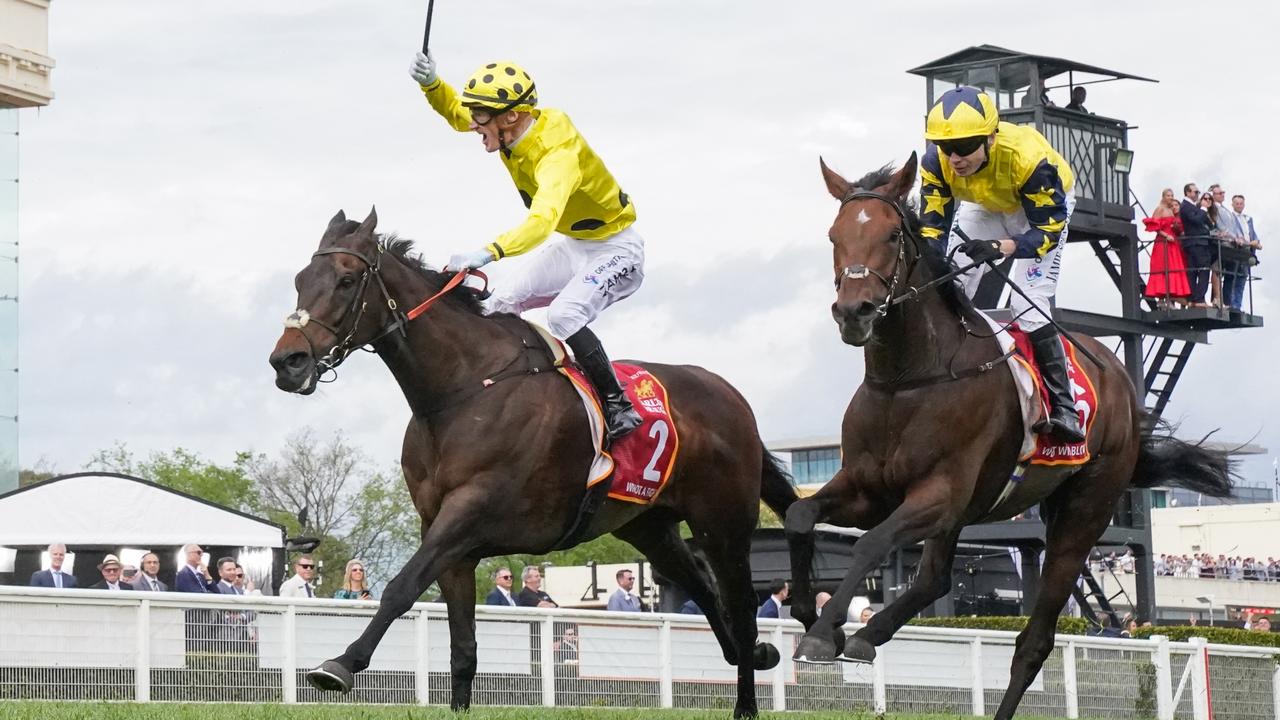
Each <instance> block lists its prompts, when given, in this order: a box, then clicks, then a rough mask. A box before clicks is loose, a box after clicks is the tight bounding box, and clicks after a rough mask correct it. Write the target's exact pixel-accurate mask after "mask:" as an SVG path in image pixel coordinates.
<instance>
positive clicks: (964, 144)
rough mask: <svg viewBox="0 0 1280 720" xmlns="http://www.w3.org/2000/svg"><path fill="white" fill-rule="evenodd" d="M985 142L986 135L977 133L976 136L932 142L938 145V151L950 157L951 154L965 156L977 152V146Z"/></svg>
mask: <svg viewBox="0 0 1280 720" xmlns="http://www.w3.org/2000/svg"><path fill="white" fill-rule="evenodd" d="M986 142H987V136H986V135H979V136H977V137H967V138H958V139H956V140H935V141H934V143H933V144H934V145H937V146H938V152H940V153H942V154H943V155H946V156H947V157H951V156H952V155H959V156H960V157H967V156H969V155H972V154H974V153H975V152H977V151H978V148H980V147H982V146H983V144H985V143H986Z"/></svg>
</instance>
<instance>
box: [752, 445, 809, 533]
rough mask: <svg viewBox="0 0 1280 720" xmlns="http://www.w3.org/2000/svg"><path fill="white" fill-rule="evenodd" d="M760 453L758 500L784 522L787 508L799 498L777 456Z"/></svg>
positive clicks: (766, 451)
mask: <svg viewBox="0 0 1280 720" xmlns="http://www.w3.org/2000/svg"><path fill="white" fill-rule="evenodd" d="M762 452H763V453H764V457H763V462H761V464H760V468H761V471H760V499H761V500H763V501H764V504H765V505H767V506H768V507H769V509H770V510H772V511H774V512H775V513H777V514H778V519H779V520H785V519H786V517H787V508H789V507H791V504H792V503H794V502H795V501H796V500H799V499H800V496H799V495H796V488H795V486H794V485H792V484H791V473H789V472H787V469H786V468H785V467H783V466H782V461H781V460H779V459H778V456H777V455H774V454H773V453H771V452H769V451H768V450H767V449H765V450H763V451H762Z"/></svg>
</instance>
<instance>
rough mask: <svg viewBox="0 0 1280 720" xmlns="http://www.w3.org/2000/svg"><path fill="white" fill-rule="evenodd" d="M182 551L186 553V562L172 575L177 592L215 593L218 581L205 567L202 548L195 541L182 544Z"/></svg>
mask: <svg viewBox="0 0 1280 720" xmlns="http://www.w3.org/2000/svg"><path fill="white" fill-rule="evenodd" d="M182 551H183V552H184V553H186V555H187V564H186V565H183V566H182V568H181V569H180V570H178V572H177V573H176V574H175V575H174V577H173V584H174V586H175V588H174V589H176V590H177V591H178V592H188V593H216V592H218V583H217V582H216V581H214V579H213V578H212V577H210V575H209V569H208V568H206V567H205V565H204V562H202V561H203V560H204V550H203V549H202V548H201V547H200V546H199V545H196V544H195V543H191V544H189V545H183V546H182Z"/></svg>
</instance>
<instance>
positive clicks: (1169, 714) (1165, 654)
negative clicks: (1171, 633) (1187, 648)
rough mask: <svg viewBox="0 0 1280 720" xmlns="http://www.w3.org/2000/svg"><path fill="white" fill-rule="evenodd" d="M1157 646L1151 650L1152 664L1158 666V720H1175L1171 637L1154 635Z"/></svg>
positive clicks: (1152, 637) (1153, 638)
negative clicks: (1170, 651)
mask: <svg viewBox="0 0 1280 720" xmlns="http://www.w3.org/2000/svg"><path fill="white" fill-rule="evenodd" d="M1151 639H1152V640H1155V641H1156V646H1155V648H1154V649H1152V651H1151V664H1153V665H1155V666H1156V720H1173V710H1174V707H1173V668H1172V663H1171V662H1170V660H1169V638H1168V637H1167V636H1165V635H1152V636H1151Z"/></svg>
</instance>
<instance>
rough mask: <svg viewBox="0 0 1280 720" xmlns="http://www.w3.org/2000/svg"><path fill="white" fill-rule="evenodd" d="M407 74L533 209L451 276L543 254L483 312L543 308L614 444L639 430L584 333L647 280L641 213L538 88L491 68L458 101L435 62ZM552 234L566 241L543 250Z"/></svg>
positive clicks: (599, 349) (425, 61) (522, 76)
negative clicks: (477, 140) (595, 397)
mask: <svg viewBox="0 0 1280 720" xmlns="http://www.w3.org/2000/svg"><path fill="white" fill-rule="evenodd" d="M409 74H410V75H411V76H412V77H413V79H414V80H415V81H417V83H418V85H419V86H420V87H421V89H422V93H423V94H424V95H426V97H427V102H429V103H430V104H431V107H432V108H434V109H435V111H436V112H438V113H439V114H440V115H441V116H443V117H444V119H445V120H446V121H447V122H448V123H449V125H450V126H452V127H453V129H454V130H457V131H459V132H476V133H479V135H480V137H481V138H482V139H483V142H484V149H485V151H486V152H490V153H493V152H500V155H499V157H500V159H501V160H502V164H503V165H505V166H506V168H507V171H508V172H509V173H510V174H511V179H512V180H513V181H514V182H515V185H516V189H517V190H518V191H519V192H520V197H521V199H522V200H523V201H524V205H525V207H527V208H528V209H529V214H528V215H527V216H526V218H525V220H524V222H522V223H520V225H518V226H516V227H515V228H514V229H513V230H510V231H509V232H506V233H503V234H502V235H499V236H498V237H497V239H495V240H494V241H493V242H491V243H489V244H487V245H485V246H484V247H483V248H480V249H478V250H475V251H472V252H468V253H460V254H456V255H454V256H453V257H452V258H450V260H449V264H448V268H449V269H452V270H464V269H476V268H479V267H482V266H484V265H487V264H489V263H491V262H493V261H495V260H501V259H502V258H505V257H509V256H512V255H520V254H522V253H526V252H529V251H531V250H533V249H535V248H538V253H537V255H536V256H535V257H533V258H532V259H531V262H530V263H529V265H528V266H527V268H526V269H525V270H524V272H523V273H522V274H521V276H520V277H518V278H515V279H514V281H513V282H511V283H509V284H508V285H507V286H506V287H503V288H500V289H498V290H497V291H495V292H494V294H493V296H492V297H491V298H489V300H488V301H487V302H486V306H487V309H488V310H490V311H492V312H510V313H521V312H524V311H525V310H531V309H534V308H539V307H546V308H547V328H548V329H549V330H550V331H551V334H552V335H555V336H556V337H557V338H559V339H561V340H564V341H565V342H567V343H568V344H569V347H571V348H573V354H574V358H575V359H576V360H577V361H578V364H579V365H581V366H582V369H583V371H584V372H585V373H586V375H587V377H588V379H590V381H591V384H592V385H594V386H595V388H596V390H597V391H598V392H599V393H600V397H601V399H602V400H603V402H602V405H603V406H604V412H605V422H606V425H607V426H608V436H609V439H610V440H616V439H618V438H620V437H622V436H623V435H626V434H627V433H629V432H631V431H632V430H634V429H636V428H637V427H638V426H639V425H640V423H641V419H640V414H639V413H637V412H636V410H635V408H633V407H632V406H631V402H630V401H629V400H628V399H627V397H626V395H624V394H623V392H622V387H621V385H619V383H618V378H617V376H616V375H614V372H613V366H612V365H611V364H610V362H609V357H608V355H606V354H605V351H604V347H603V346H602V345H601V344H600V340H599V338H597V337H596V336H595V334H594V333H593V332H591V330H590V329H589V328H588V327H587V325H588V324H590V323H591V322H592V321H593V320H595V319H596V317H597V316H599V314H600V313H601V312H602V311H603V310H604V309H605V308H607V307H609V306H610V305H612V304H613V303H615V302H618V301H619V300H623V299H625V298H627V297H629V296H630V295H631V294H632V293H634V292H635V291H636V290H637V289H638V288H639V287H640V283H641V282H642V281H643V279H644V239H643V238H642V237H640V234H639V233H638V232H636V230H635V227H634V223H635V220H636V208H635V205H634V204H633V203H632V202H631V199H630V198H629V197H628V196H627V194H626V193H625V192H623V191H622V188H620V187H619V186H618V182H617V181H616V180H614V178H613V175H612V174H610V172H609V170H608V169H607V168H606V167H605V166H604V162H603V161H601V160H600V157H599V156H598V155H596V153H595V152H594V151H593V150H592V149H591V147H590V146H588V145H587V141H586V140H585V139H583V137H582V135H581V133H579V132H578V129H577V128H576V127H574V125H573V123H572V122H570V121H569V116H568V115H565V114H564V113H563V112H561V111H559V110H553V109H549V108H541V109H540V108H538V92H537V88H536V86H535V85H534V82H533V78H532V77H531V76H530V75H529V73H528V72H527V71H526V70H525V69H524V68H522V67H520V66H519V65H517V64H515V63H513V62H509V61H502V62H494V63H489V64H487V65H485V66H484V67H482V68H480V69H479V70H477V71H475V72H474V73H473V74H472V75H471V77H470V79H468V80H467V82H466V84H465V85H464V86H463V87H462V92H461V93H459V92H458V91H457V90H455V89H454V88H453V86H451V85H449V84H448V83H446V82H445V81H444V80H441V79H440V76H439V75H438V74H437V73H436V64H435V60H434V59H433V58H432V57H430V56H429V55H424V54H422V53H418V54H417V56H416V57H415V59H414V61H413V64H412V66H411V67H410V71H409ZM552 232H559V233H560V235H561V237H558V238H555V239H554V240H551V241H550V242H546V241H547V238H548V237H550V236H551V234H552ZM539 246H541V247H539Z"/></svg>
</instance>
